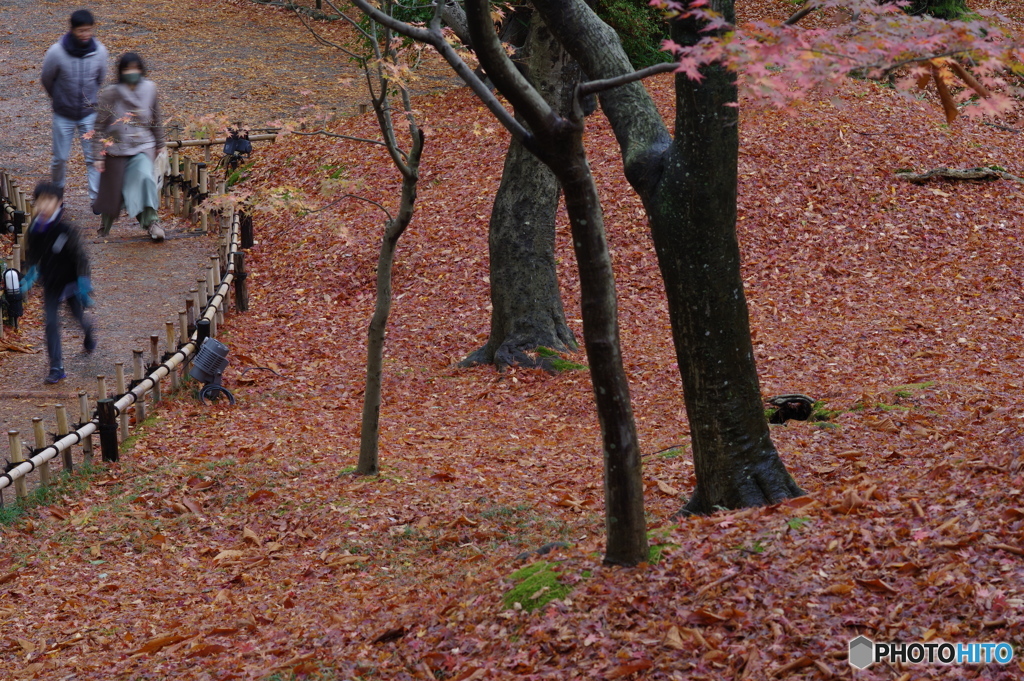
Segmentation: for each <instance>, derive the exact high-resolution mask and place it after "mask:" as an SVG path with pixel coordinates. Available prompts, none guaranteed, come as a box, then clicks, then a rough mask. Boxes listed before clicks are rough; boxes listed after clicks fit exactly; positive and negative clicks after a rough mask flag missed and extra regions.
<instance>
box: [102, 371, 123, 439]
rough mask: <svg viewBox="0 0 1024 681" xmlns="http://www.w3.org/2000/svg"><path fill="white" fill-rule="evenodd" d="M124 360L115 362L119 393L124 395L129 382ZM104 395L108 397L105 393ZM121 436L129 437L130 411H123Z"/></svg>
mask: <svg viewBox="0 0 1024 681" xmlns="http://www.w3.org/2000/svg"><path fill="white" fill-rule="evenodd" d="M124 379H125V376H124V362H115V363H114V380H115V381H116V383H117V394H118V395H124V394H125V393H126V392H128V383H127V382H126V381H125V380H124ZM103 397H106V395H104V396H103ZM120 420H121V437H128V413H127V412H126V411H123V412H121V417H120Z"/></svg>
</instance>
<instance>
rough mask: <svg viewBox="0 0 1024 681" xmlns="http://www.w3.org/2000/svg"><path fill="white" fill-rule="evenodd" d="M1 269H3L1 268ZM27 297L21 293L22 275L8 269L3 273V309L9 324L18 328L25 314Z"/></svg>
mask: <svg viewBox="0 0 1024 681" xmlns="http://www.w3.org/2000/svg"><path fill="white" fill-rule="evenodd" d="M0 269H3V268H2V267H0ZM24 298H25V296H24V295H23V294H22V292H21V274H20V273H19V272H18V270H15V269H8V270H4V273H3V301H2V302H3V308H4V310H5V314H4V316H5V317H7V322H8V324H10V325H11V326H13V327H14V328H15V329H17V328H18V318H19V317H21V315H23V314H24V313H25V307H24V304H23V301H24Z"/></svg>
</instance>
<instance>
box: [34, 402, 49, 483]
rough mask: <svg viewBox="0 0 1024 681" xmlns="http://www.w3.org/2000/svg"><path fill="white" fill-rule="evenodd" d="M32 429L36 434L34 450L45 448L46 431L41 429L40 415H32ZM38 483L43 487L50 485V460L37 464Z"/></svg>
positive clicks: (41, 420)
mask: <svg viewBox="0 0 1024 681" xmlns="http://www.w3.org/2000/svg"><path fill="white" fill-rule="evenodd" d="M32 431H33V433H34V434H35V436H36V451H39V450H40V449H45V448H46V431H45V430H43V419H42V417H41V416H36V417H33V419H32ZM38 468H39V483H40V484H41V485H42V486H43V487H49V486H50V462H49V461H44V462H42V463H41V464H39V466H38Z"/></svg>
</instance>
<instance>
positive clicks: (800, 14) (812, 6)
mask: <svg viewBox="0 0 1024 681" xmlns="http://www.w3.org/2000/svg"><path fill="white" fill-rule="evenodd" d="M818 7H819V6H818V3H817V2H814V1H813V0H810V1H809V2H807V3H806V4H805V5H804V6H803V7H801V8H800V9H798V10H797V11H795V12H793V14H792V15H791V16H790V17H789V18H788V19H786V20H785V21H783V22H782V24H783V25H784V26H793V25H794V24H796V22H798V21H800V20H801V19H803V18H804V17H805V16H807V15H808V14H810V13H811V12H814V11H815V10H817V9H818Z"/></svg>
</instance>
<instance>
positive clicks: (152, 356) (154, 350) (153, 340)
mask: <svg viewBox="0 0 1024 681" xmlns="http://www.w3.org/2000/svg"><path fill="white" fill-rule="evenodd" d="M159 365H160V336H159V335H158V334H155V333H154V334H152V335H151V336H150V337H149V366H151V367H153V368H156V367H157V366H159ZM151 370H152V369H151ZM159 401H160V381H153V405H154V408H155V407H156V404H157V402H159Z"/></svg>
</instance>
